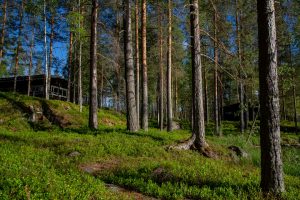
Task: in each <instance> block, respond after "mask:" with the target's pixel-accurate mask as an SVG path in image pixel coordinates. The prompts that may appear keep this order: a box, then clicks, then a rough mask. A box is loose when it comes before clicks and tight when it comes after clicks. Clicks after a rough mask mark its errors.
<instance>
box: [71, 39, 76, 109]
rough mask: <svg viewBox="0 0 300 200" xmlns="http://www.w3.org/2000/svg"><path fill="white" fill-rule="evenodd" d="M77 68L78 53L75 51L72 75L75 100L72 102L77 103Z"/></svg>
mask: <svg viewBox="0 0 300 200" xmlns="http://www.w3.org/2000/svg"><path fill="white" fill-rule="evenodd" d="M75 49H77V45H75ZM76 66H77V51H74V64H73V66H72V74H73V81H72V82H73V84H72V85H73V95H72V96H73V98H72V101H73V103H74V104H75V103H76Z"/></svg>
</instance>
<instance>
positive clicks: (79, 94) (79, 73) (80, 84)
mask: <svg viewBox="0 0 300 200" xmlns="http://www.w3.org/2000/svg"><path fill="white" fill-rule="evenodd" d="M79 14H81V2H80V0H79ZM78 27H79V29H80V28H81V21H80V18H79V23H78ZM78 57H79V58H78V104H79V111H80V112H82V69H81V62H82V41H81V34H80V32H79V55H78ZM101 101H102V100H101Z"/></svg>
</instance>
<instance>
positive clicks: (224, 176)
mask: <svg viewBox="0 0 300 200" xmlns="http://www.w3.org/2000/svg"><path fill="white" fill-rule="evenodd" d="M3 96H4V97H3ZM0 97H1V98H0V108H1V109H2V108H3V109H2V110H1V112H0V119H3V123H2V124H1V125H0V152H2V153H1V154H0V163H1V165H0V174H1V176H0V199H26V198H28V196H30V198H31V199H132V197H128V196H127V194H124V193H122V192H112V191H111V190H109V189H108V188H107V187H106V186H105V183H110V184H115V185H119V186H122V187H124V188H127V189H129V190H134V191H138V192H140V193H143V194H145V195H149V196H154V197H157V198H161V199H172V200H173V199H263V197H262V195H261V193H260V188H259V176H260V171H259V167H260V152H259V147H258V145H259V137H258V135H257V134H256V133H255V134H254V135H253V136H252V137H251V138H250V142H249V143H246V140H247V136H248V135H242V134H240V133H239V132H238V131H237V127H238V126H237V124H236V123H232V122H224V124H223V134H224V136H223V137H216V136H214V135H212V134H208V136H207V140H208V143H209V144H210V147H211V148H212V149H213V150H214V151H215V152H217V154H218V157H219V158H218V159H211V158H206V157H203V156H201V155H199V154H198V153H197V152H195V151H175V150H167V148H166V147H168V146H169V145H171V144H174V143H176V142H178V141H180V140H184V139H187V138H188V137H190V134H191V133H190V131H184V130H179V131H174V132H172V134H170V133H168V132H166V131H162V132H160V131H158V130H157V129H150V130H149V132H144V131H139V132H137V133H130V132H127V131H126V129H125V117H124V116H123V115H120V114H118V113H115V112H113V111H106V110H101V111H100V112H99V116H100V117H99V118H100V120H101V118H102V119H103V118H107V119H110V120H111V121H116V123H117V125H113V126H109V124H104V125H101V126H100V128H99V130H98V131H96V132H92V131H90V130H89V129H87V128H84V126H83V128H82V127H77V126H78V124H76V123H79V122H80V123H83V124H85V123H86V122H85V121H81V118H84V117H87V109H86V108H84V111H83V113H82V114H80V113H79V112H78V107H77V106H76V105H73V104H71V103H67V102H61V101H47V102H46V103H47V104H48V105H50V107H51V108H52V109H53V111H55V112H56V113H58V114H59V115H64V116H66V117H67V118H68V119H69V120H70V122H71V123H74V124H75V126H73V127H72V126H70V127H72V128H68V127H67V128H65V129H58V128H54V129H51V130H45V131H34V130H32V129H31V127H30V126H29V125H28V124H27V118H26V117H24V113H23V111H22V110H20V109H19V107H14V106H13V105H12V104H11V101H9V100H8V98H9V97H10V98H11V99H13V100H14V101H17V102H19V103H22V104H24V105H34V106H38V105H39V104H40V100H41V99H38V98H32V97H26V96H22V95H21V96H20V95H15V96H14V95H13V94H6V93H1V95H0ZM19 105H20V104H19ZM5 114H6V115H5ZM5 116H7V117H6V118H5ZM13 119H14V120H13ZM73 119H74V120H73ZM76 121H78V122H76ZM9 122H10V124H9ZM101 123H103V121H102V122H101V121H100V124H101ZM26 124H27V125H26ZM14 126H16V127H17V126H19V127H20V128H19V129H13V128H12V127H14ZM52 126H53V125H52ZM211 126H212V125H208V130H209V129H210V128H211ZM298 140H299V136H297V135H294V134H287V133H284V134H282V142H283V143H284V144H287V143H288V144H293V143H295V142H297V141H298ZM230 145H236V146H239V147H241V148H243V149H244V150H245V151H246V152H247V153H248V154H249V157H248V158H242V159H233V158H232V157H231V156H230V155H231V152H230V151H229V149H228V146H230ZM74 151H77V152H79V153H80V155H78V156H75V157H72V156H70V153H72V152H74ZM299 153H300V152H299V149H295V148H291V147H285V148H283V160H284V172H285V182H286V190H287V192H286V193H285V194H284V196H283V198H284V199H299V198H300V196H299V192H298V191H299V189H300V187H299V186H300V174H299V169H300V166H299V163H300V160H299V156H298V155H299ZM95 164H96V165H95ZM93 165H95V166H98V167H96V169H97V171H95V172H93V173H92V175H90V174H88V173H86V172H84V171H83V169H84V166H93ZM8 166H9V167H8Z"/></svg>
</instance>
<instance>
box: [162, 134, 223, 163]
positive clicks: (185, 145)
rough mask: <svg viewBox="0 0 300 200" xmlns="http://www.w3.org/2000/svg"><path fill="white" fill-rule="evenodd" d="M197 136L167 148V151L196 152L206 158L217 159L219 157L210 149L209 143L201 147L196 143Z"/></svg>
mask: <svg viewBox="0 0 300 200" xmlns="http://www.w3.org/2000/svg"><path fill="white" fill-rule="evenodd" d="M195 141H196V136H195V135H194V134H193V135H192V137H190V138H189V139H187V140H185V141H182V142H179V143H177V144H174V145H171V146H169V147H167V150H195V151H198V152H199V153H200V154H202V155H203V156H205V157H208V158H213V159H217V158H218V155H217V154H216V153H215V152H214V151H213V150H212V149H211V148H210V147H209V145H208V144H207V143H205V144H204V145H199V144H197V143H196V142H195Z"/></svg>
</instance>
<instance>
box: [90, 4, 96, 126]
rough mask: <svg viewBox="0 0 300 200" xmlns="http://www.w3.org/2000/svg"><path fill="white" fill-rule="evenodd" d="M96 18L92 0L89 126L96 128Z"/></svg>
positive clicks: (94, 5)
mask: <svg viewBox="0 0 300 200" xmlns="http://www.w3.org/2000/svg"><path fill="white" fill-rule="evenodd" d="M97 18H98V1H97V0H93V1H92V13H91V43H90V102H89V104H90V106H89V127H90V128H91V129H97V128H98V115H97V111H98V98H97Z"/></svg>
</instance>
